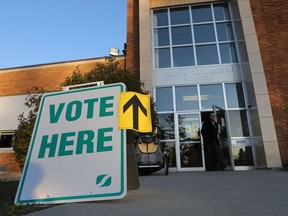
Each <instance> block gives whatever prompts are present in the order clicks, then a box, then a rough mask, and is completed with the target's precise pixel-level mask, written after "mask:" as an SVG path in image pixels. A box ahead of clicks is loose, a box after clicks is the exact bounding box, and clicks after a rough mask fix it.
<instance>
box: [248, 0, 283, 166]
mask: <svg viewBox="0 0 288 216" xmlns="http://www.w3.org/2000/svg"><path fill="white" fill-rule="evenodd" d="M250 4H251V8H252V14H253V18H254V22H255V28H256V33H257V37H258V41H259V46H260V52H261V57H262V61H263V66H264V72H265V76H266V82H267V85H268V91H269V96H270V102H271V107H272V112H273V117H274V121H275V127H276V133H277V139H278V142H279V149H280V155H281V160H282V164H283V165H285V164H287V163H288V115H287V113H288V85H287V84H288V60H287V59H288V42H287V40H288V1H287V0H250Z"/></svg>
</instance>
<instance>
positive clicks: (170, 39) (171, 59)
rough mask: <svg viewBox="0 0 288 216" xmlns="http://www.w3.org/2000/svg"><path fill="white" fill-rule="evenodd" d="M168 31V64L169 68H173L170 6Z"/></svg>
mask: <svg viewBox="0 0 288 216" xmlns="http://www.w3.org/2000/svg"><path fill="white" fill-rule="evenodd" d="M168 32H169V48H170V61H171V62H170V65H171V68H174V59H173V47H172V30H171V17H170V8H168Z"/></svg>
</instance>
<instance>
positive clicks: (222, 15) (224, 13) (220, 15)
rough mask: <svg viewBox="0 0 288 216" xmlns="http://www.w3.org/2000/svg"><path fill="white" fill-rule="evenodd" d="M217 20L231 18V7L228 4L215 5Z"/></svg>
mask: <svg viewBox="0 0 288 216" xmlns="http://www.w3.org/2000/svg"><path fill="white" fill-rule="evenodd" d="M213 8H214V16H215V20H217V21H220V20H230V15H229V9H228V5H227V4H217V5H214V7H213Z"/></svg>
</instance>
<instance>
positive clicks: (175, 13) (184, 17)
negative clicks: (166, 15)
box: [170, 7, 190, 25]
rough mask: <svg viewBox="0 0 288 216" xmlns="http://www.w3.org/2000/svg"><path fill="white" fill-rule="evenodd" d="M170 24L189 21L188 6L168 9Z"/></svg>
mask: <svg viewBox="0 0 288 216" xmlns="http://www.w3.org/2000/svg"><path fill="white" fill-rule="evenodd" d="M170 17H171V25H177V24H186V23H190V15H189V8H188V7H183V8H172V9H171V10H170Z"/></svg>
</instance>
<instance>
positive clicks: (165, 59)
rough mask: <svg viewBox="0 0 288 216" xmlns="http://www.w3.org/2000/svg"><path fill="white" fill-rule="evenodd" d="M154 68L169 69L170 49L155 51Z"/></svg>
mask: <svg viewBox="0 0 288 216" xmlns="http://www.w3.org/2000/svg"><path fill="white" fill-rule="evenodd" d="M155 66H156V68H167V67H171V59H170V49H169V48H164V49H155Z"/></svg>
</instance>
